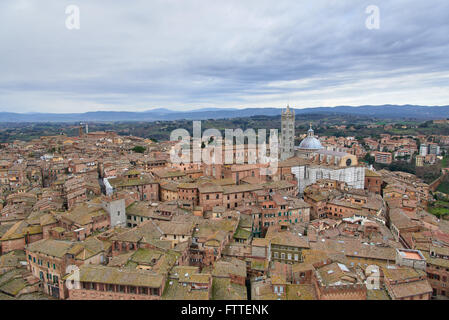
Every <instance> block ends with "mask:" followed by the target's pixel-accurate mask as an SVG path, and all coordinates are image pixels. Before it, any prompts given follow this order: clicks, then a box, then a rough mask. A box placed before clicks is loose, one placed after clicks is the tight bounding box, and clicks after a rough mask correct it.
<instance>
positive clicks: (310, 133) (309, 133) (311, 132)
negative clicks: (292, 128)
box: [307, 122, 314, 137]
mask: <svg viewBox="0 0 449 320" xmlns="http://www.w3.org/2000/svg"><path fill="white" fill-rule="evenodd" d="M307 134H308V136H309V137H313V136H314V132H313V129H312V122H310V129H309V131H307Z"/></svg>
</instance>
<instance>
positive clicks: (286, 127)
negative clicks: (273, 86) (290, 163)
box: [280, 105, 295, 160]
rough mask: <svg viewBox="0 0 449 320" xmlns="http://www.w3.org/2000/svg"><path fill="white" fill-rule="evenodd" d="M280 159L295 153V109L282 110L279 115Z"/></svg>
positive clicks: (288, 107)
mask: <svg viewBox="0 0 449 320" xmlns="http://www.w3.org/2000/svg"><path fill="white" fill-rule="evenodd" d="M281 130H282V131H281V146H280V151H281V160H285V159H288V158H291V157H293V156H294V155H295V150H294V145H295V111H294V110H290V106H288V105H287V109H286V110H285V111H282V116H281Z"/></svg>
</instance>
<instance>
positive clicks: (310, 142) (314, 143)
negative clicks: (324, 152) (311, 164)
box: [299, 124, 323, 150]
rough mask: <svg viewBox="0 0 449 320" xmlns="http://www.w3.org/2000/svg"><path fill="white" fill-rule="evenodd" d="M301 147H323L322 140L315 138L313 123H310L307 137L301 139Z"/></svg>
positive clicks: (312, 148)
mask: <svg viewBox="0 0 449 320" xmlns="http://www.w3.org/2000/svg"><path fill="white" fill-rule="evenodd" d="M299 149H307V150H320V149H323V146H322V145H321V142H320V140H318V139H317V138H315V136H314V133H313V129H312V124H310V129H309V130H308V131H307V137H306V138H305V139H304V140H302V141H301V143H300V144H299Z"/></svg>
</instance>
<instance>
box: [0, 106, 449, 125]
mask: <svg viewBox="0 0 449 320" xmlns="http://www.w3.org/2000/svg"><path fill="white" fill-rule="evenodd" d="M294 110H295V112H296V115H303V114H312V113H313V114H320V113H323V114H334V115H335V114H352V115H359V116H366V117H373V118H384V119H417V120H431V119H445V118H449V106H441V107H435V106H415V105H403V106H398V105H382V106H369V105H367V106H359V107H350V106H339V107H318V108H304V109H294ZM281 111H282V109H280V108H245V109H236V108H203V109H197V110H190V111H176V110H170V109H166V108H158V109H152V110H147V111H143V112H132V111H129V112H128V111H97V112H86V113H12V112H0V122H78V121H91V122H106V121H108V122H109V121H160V120H162V121H163V120H181V119H185V120H206V119H225V118H237V117H252V116H258V115H263V116H276V115H280V114H281Z"/></svg>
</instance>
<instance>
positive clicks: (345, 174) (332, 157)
mask: <svg viewBox="0 0 449 320" xmlns="http://www.w3.org/2000/svg"><path fill="white" fill-rule="evenodd" d="M281 126H282V130H281V160H285V159H288V158H291V157H296V158H298V165H297V166H293V167H292V168H291V172H292V174H293V175H294V176H295V178H296V180H297V181H298V191H299V194H301V195H302V194H303V192H304V189H305V188H306V187H307V186H309V185H311V184H313V183H315V182H316V181H317V180H320V179H332V180H338V181H342V182H346V183H347V184H348V186H349V187H352V188H355V189H363V188H364V184H365V168H364V167H363V166H361V165H359V164H358V159H357V157H356V156H355V155H353V154H350V153H346V152H338V151H333V150H328V149H325V148H324V147H323V146H322V145H321V142H320V140H318V139H317V138H316V137H315V134H314V131H313V129H312V125H310V129H309V130H308V131H307V136H306V137H305V138H304V139H303V140H302V141H301V143H300V144H299V146H297V147H295V146H294V137H295V115H294V111H292V110H290V107H289V106H287V109H286V111H285V112H282V117H281ZM292 146H293V148H291V147H292ZM301 159H304V160H306V161H301Z"/></svg>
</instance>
